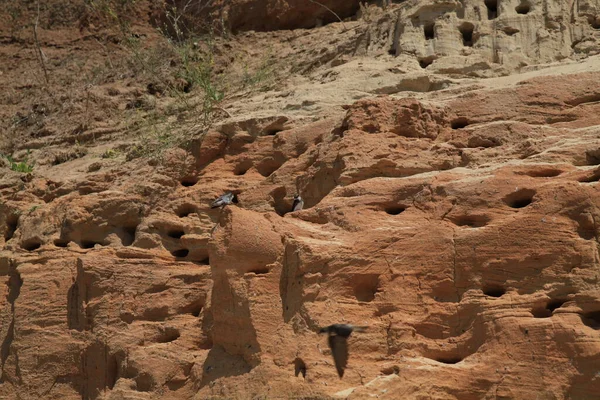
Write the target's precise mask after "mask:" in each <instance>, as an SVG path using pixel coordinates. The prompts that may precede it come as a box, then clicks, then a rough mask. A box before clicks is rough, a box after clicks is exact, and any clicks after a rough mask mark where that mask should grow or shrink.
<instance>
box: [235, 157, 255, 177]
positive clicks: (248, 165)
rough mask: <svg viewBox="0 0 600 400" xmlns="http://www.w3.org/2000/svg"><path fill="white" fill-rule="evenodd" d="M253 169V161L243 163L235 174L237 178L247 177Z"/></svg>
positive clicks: (236, 167)
mask: <svg viewBox="0 0 600 400" xmlns="http://www.w3.org/2000/svg"><path fill="white" fill-rule="evenodd" d="M250 168H252V161H249V160H246V161H242V162H241V163H239V164H238V165H236V166H235V168H234V169H233V174H234V175H237V176H241V175H245V174H246V172H248V170H249V169H250Z"/></svg>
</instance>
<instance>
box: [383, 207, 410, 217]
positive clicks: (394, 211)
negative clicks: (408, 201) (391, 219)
mask: <svg viewBox="0 0 600 400" xmlns="http://www.w3.org/2000/svg"><path fill="white" fill-rule="evenodd" d="M404 211H406V207H402V206H394V207H387V208H386V209H385V212H386V213H388V214H390V215H398V214H402V213H403V212H404Z"/></svg>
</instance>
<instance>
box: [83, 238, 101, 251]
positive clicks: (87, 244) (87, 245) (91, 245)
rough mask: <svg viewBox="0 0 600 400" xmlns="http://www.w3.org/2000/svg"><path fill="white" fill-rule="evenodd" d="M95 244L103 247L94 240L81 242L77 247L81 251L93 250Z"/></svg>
mask: <svg viewBox="0 0 600 400" xmlns="http://www.w3.org/2000/svg"><path fill="white" fill-rule="evenodd" d="M97 244H99V245H100V246H104V243H102V242H96V241H94V240H82V241H81V243H80V245H79V246H80V247H81V248H82V249H93V248H94V247H95V246H96V245H97Z"/></svg>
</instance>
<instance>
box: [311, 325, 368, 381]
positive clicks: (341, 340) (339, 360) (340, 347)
mask: <svg viewBox="0 0 600 400" xmlns="http://www.w3.org/2000/svg"><path fill="white" fill-rule="evenodd" d="M365 329H367V327H366V326H354V325H349V324H333V325H329V326H326V327H325V328H321V329H319V333H327V334H328V338H327V339H328V342H329V348H330V349H331V355H332V356H333V361H334V362H335V369H337V373H338V375H339V376H340V378H341V377H343V376H344V370H345V369H346V367H347V366H348V338H349V337H350V334H351V333H352V332H353V331H356V332H364V331H365Z"/></svg>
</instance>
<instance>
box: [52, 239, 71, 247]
mask: <svg viewBox="0 0 600 400" xmlns="http://www.w3.org/2000/svg"><path fill="white" fill-rule="evenodd" d="M54 245H55V246H56V247H67V246H68V245H69V240H67V239H54Z"/></svg>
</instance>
